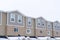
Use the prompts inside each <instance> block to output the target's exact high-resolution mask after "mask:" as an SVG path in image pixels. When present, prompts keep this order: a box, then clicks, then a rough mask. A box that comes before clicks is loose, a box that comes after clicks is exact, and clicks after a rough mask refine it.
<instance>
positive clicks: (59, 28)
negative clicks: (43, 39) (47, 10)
mask: <svg viewBox="0 0 60 40" xmlns="http://www.w3.org/2000/svg"><path fill="white" fill-rule="evenodd" d="M53 36H54V37H60V23H59V22H58V21H55V22H54V23H53Z"/></svg>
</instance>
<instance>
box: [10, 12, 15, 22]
mask: <svg viewBox="0 0 60 40" xmlns="http://www.w3.org/2000/svg"><path fill="white" fill-rule="evenodd" d="M11 18H14V21H11ZM10 22H15V14H13V13H11V14H10Z"/></svg>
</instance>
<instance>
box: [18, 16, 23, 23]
mask: <svg viewBox="0 0 60 40" xmlns="http://www.w3.org/2000/svg"><path fill="white" fill-rule="evenodd" d="M19 16H21V15H18V17H19ZM18 20H19V19H18V18H17V23H19V24H21V23H22V22H19V21H18ZM22 21H23V17H22Z"/></svg>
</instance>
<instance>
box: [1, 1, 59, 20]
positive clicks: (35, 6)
mask: <svg viewBox="0 0 60 40" xmlns="http://www.w3.org/2000/svg"><path fill="white" fill-rule="evenodd" d="M0 10H2V11H13V10H18V11H20V12H21V13H23V14H24V15H26V16H29V17H34V18H37V17H41V16H42V17H43V18H45V19H46V20H48V21H56V20H58V21H60V0H0Z"/></svg>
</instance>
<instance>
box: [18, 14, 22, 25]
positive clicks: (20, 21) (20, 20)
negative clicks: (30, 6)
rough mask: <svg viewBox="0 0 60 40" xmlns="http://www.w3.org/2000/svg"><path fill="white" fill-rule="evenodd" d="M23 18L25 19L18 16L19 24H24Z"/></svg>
mask: <svg viewBox="0 0 60 40" xmlns="http://www.w3.org/2000/svg"><path fill="white" fill-rule="evenodd" d="M22 18H23V17H22V16H21V15H18V20H17V21H18V23H20V24H22Z"/></svg>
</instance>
